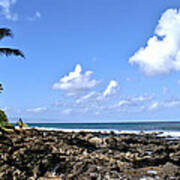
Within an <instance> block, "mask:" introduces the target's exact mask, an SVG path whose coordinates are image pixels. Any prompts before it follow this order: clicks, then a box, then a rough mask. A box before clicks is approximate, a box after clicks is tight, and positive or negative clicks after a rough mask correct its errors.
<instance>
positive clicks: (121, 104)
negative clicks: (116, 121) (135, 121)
mask: <svg viewBox="0 0 180 180" xmlns="http://www.w3.org/2000/svg"><path fill="white" fill-rule="evenodd" d="M132 104H133V103H132V102H131V101H129V100H121V101H120V102H119V103H118V107H124V106H131V105H132Z"/></svg>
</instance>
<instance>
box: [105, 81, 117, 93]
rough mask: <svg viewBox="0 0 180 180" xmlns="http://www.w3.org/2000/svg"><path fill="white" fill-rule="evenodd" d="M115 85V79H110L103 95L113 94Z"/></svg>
mask: <svg viewBox="0 0 180 180" xmlns="http://www.w3.org/2000/svg"><path fill="white" fill-rule="evenodd" d="M117 87H118V83H117V82H116V81H114V80H111V81H110V82H109V85H108V86H107V88H106V89H105V91H104V93H103V95H104V96H105V97H106V96H109V95H112V94H114V93H115V92H116V88H117Z"/></svg>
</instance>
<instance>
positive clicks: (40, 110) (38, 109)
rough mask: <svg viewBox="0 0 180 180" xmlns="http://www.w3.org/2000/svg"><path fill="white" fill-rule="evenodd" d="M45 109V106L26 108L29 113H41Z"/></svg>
mask: <svg viewBox="0 0 180 180" xmlns="http://www.w3.org/2000/svg"><path fill="white" fill-rule="evenodd" d="M46 110H47V108H46V107H37V108H32V109H27V110H26V111H27V112H30V113H41V112H45V111H46Z"/></svg>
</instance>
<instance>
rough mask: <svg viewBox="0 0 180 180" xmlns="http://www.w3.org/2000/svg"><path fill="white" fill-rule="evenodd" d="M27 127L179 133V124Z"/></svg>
mask: <svg viewBox="0 0 180 180" xmlns="http://www.w3.org/2000/svg"><path fill="white" fill-rule="evenodd" d="M28 126H29V127H36V128H46V129H65V130H82V129H83V130H108V131H156V132H159V131H160V132H161V131H162V132H180V121H179V122H177V121H176V122H162V121H161V122H128V123H28Z"/></svg>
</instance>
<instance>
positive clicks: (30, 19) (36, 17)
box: [27, 11, 41, 21]
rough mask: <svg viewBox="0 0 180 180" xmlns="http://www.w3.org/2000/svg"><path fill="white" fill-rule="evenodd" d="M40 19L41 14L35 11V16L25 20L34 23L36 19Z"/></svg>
mask: <svg viewBox="0 0 180 180" xmlns="http://www.w3.org/2000/svg"><path fill="white" fill-rule="evenodd" d="M40 18H41V13H40V12H39V11H36V12H35V14H34V15H33V16H32V17H29V18H27V19H28V20H29V21H35V20H37V19H40Z"/></svg>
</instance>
